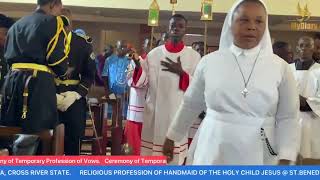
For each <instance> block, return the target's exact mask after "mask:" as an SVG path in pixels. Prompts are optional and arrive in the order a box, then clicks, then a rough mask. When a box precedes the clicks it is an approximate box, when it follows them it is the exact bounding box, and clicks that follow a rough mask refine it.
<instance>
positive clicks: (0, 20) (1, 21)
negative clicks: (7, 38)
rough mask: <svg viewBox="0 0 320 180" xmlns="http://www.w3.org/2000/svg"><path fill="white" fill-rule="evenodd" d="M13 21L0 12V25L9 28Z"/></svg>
mask: <svg viewBox="0 0 320 180" xmlns="http://www.w3.org/2000/svg"><path fill="white" fill-rule="evenodd" d="M13 23H14V20H13V19H11V18H9V17H7V16H5V15H3V14H0V27H4V28H7V29H9V28H10V27H11V26H12V25H13Z"/></svg>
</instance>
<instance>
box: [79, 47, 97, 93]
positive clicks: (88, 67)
mask: <svg viewBox="0 0 320 180" xmlns="http://www.w3.org/2000/svg"><path fill="white" fill-rule="evenodd" d="M86 50H87V58H86V59H85V61H84V62H83V66H82V69H81V71H80V74H81V80H80V84H79V87H78V89H77V90H76V91H77V93H79V94H80V95H81V96H82V97H85V96H86V95H87V94H88V92H89V89H90V87H91V85H92V83H93V82H94V78H95V72H96V64H95V58H96V57H95V54H94V53H93V49H92V45H91V44H90V43H88V48H87V49H86Z"/></svg>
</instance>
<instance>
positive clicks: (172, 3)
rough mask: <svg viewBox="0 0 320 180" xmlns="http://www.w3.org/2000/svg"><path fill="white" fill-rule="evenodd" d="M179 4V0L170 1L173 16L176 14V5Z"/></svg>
mask: <svg viewBox="0 0 320 180" xmlns="http://www.w3.org/2000/svg"><path fill="white" fill-rule="evenodd" d="M177 3H178V0H170V4H171V5H172V15H174V14H175V13H176V7H175V6H176V4H177Z"/></svg>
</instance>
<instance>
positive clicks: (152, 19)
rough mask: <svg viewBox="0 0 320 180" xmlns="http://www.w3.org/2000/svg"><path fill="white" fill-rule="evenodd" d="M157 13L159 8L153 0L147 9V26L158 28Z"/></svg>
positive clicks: (155, 0)
mask: <svg viewBox="0 0 320 180" xmlns="http://www.w3.org/2000/svg"><path fill="white" fill-rule="evenodd" d="M159 12H160V8H159V5H158V2H157V0H153V1H152V3H151V5H150V7H149V16H148V26H152V27H153V26H158V25H159Z"/></svg>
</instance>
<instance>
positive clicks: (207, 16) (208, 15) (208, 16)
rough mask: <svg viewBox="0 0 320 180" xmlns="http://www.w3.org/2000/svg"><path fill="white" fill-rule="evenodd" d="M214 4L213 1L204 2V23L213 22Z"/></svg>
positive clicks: (202, 6)
mask: <svg viewBox="0 0 320 180" xmlns="http://www.w3.org/2000/svg"><path fill="white" fill-rule="evenodd" d="M212 4H213V0H202V2H201V19H200V20H202V21H211V20H212Z"/></svg>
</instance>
